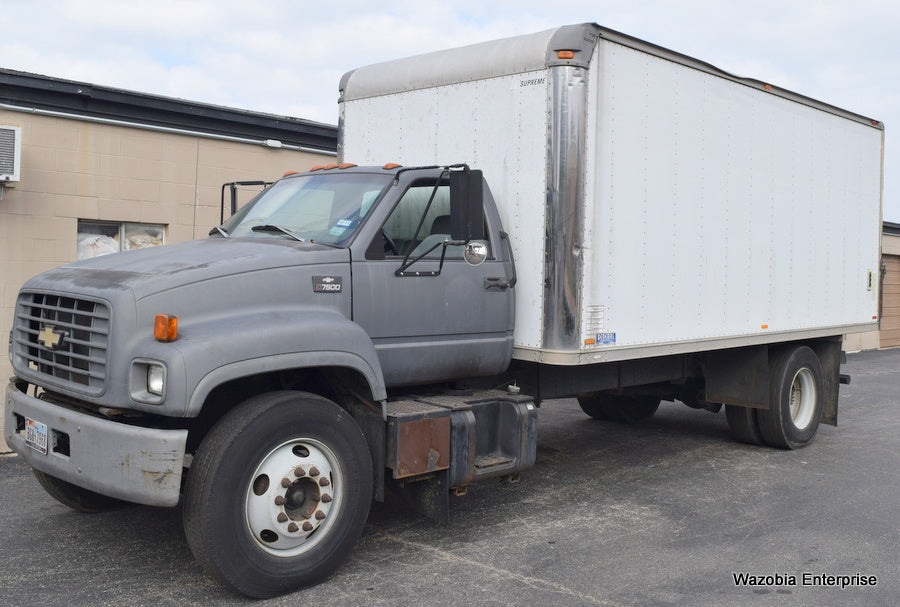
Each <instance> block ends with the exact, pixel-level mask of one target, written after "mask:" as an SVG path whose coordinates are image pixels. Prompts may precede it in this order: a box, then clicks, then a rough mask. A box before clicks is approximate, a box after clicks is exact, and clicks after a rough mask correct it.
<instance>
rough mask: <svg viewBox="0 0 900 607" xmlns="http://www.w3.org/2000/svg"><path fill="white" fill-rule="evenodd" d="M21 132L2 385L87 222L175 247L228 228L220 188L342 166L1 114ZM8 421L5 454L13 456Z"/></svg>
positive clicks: (2, 256)
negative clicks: (21, 324) (25, 302)
mask: <svg viewBox="0 0 900 607" xmlns="http://www.w3.org/2000/svg"><path fill="white" fill-rule="evenodd" d="M0 125H6V126H18V127H22V170H21V181H19V182H18V183H15V184H12V185H14V186H15V187H14V188H7V189H6V190H5V192H4V197H3V200H0V340H2V344H0V385H2V386H3V389H4V390H5V385H6V379H7V378H8V377H9V376H10V375H12V368H11V366H10V362H9V354H8V349H7V338H8V335H9V331H10V329H11V327H12V316H13V310H14V306H15V300H16V295H17V293H18V291H19V288H20V287H21V285H22V283H24V282H25V281H26V280H27V279H28V278H30V277H31V276H34V275H35V274H38V273H40V272H43V271H45V270H49V269H50V268H53V267H56V266H58V265H61V264H65V263H69V262H72V261H75V259H76V255H77V247H76V230H77V224H78V220H79V219H100V220H106V221H135V222H142V223H159V224H165V225H166V226H167V228H166V242H168V243H175V242H181V241H184V240H190V239H192V238H203V237H205V236H206V234H207V232H208V231H209V229H210V228H211V227H212V226H213V225H216V224H218V223H219V196H220V188H221V185H222V184H223V183H225V182H228V181H243V180H256V179H265V180H273V179H277V178H278V177H280V176H281V175H283V174H284V173H285V172H286V171H296V170H304V169H307V168H309V167H310V166H313V165H316V164H324V163H328V162H333V161H334V157H333V156H327V155H319V154H310V153H306V152H297V151H292V150H286V149H274V148H267V147H263V146H261V145H252V144H243V143H233V142H225V141H218V140H213V139H205V138H199V137H192V136H185V135H175V134H170V133H159V132H155V131H147V130H141V129H134V128H128V127H120V126H110V125H104V124H96V123H91V122H85V121H81V120H72V119H65V118H54V117H46V116H40V115H35V114H28V113H21V112H12V111H6V110H0ZM2 423H3V420H2V418H0V453H2V452H4V451H7V450H8V448H7V447H6V444H5V442H4V441H3V438H2V437H3V436H4V434H3V428H2Z"/></svg>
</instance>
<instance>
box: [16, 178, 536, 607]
mask: <svg viewBox="0 0 900 607" xmlns="http://www.w3.org/2000/svg"><path fill="white" fill-rule="evenodd" d="M515 282H516V278H515V268H514V264H513V259H512V253H511V249H510V247H509V243H508V240H507V238H506V236H505V234H504V233H503V231H502V227H501V225H500V219H499V216H498V213H497V209H496V207H495V204H494V201H493V199H492V197H491V194H490V190H489V189H488V187H487V185H486V184H485V182H484V180H483V179H482V176H481V173H480V172H479V171H474V170H470V169H469V168H468V167H466V166H462V165H459V166H452V167H425V168H405V167H400V166H396V165H387V166H384V167H376V168H361V167H356V166H353V165H340V166H329V167H316V168H314V170H311V171H309V172H306V173H300V174H291V175H287V176H285V177H284V178H283V179H281V180H279V181H277V182H275V183H273V184H272V185H270V186H269V187H267V188H266V189H265V190H264V191H263V192H261V193H260V194H259V195H258V196H256V197H255V198H254V199H253V200H251V201H250V202H249V203H248V204H246V205H245V206H244V207H243V208H241V209H240V210H238V211H237V213H235V214H234V215H233V216H232V217H231V218H230V219H229V220H228V221H226V222H225V223H224V224H223V225H221V226H219V227H217V228H214V229H213V230H212V231H211V232H210V237H209V238H207V239H203V240H197V241H192V242H187V243H182V244H177V245H171V246H165V247H158V248H153V249H143V250H137V251H130V252H126V253H121V254H116V255H110V256H106V257H99V258H94V259H91V260H85V261H81V262H77V263H74V264H70V265H67V266H63V267H61V268H57V269H55V270H51V271H49V272H46V273H44V274H41V275H39V276H37V277H35V278H33V279H31V280H30V281H28V282H27V283H26V284H25V285H24V287H23V288H22V290H21V292H20V294H19V298H18V301H17V306H16V321H15V326H14V330H13V332H12V334H11V336H10V354H11V355H10V359H11V361H12V363H13V368H14V371H15V377H14V378H13V380H12V381H11V382H10V384H9V386H8V387H7V395H6V407H5V422H6V426H5V427H6V429H7V436H6V440H7V442H8V443H9V444H10V446H11V447H12V448H13V449H14V450H15V451H16V452H18V453H19V454H21V455H22V456H23V457H24V458H25V459H26V460H27V461H28V463H29V464H30V465H31V466H32V467H33V469H34V470H35V474H36V476H37V477H38V480H39V481H40V482H41V484H42V485H43V486H44V487H45V489H47V491H48V492H49V493H50V494H51V495H53V496H54V497H55V498H57V499H58V500H59V501H61V502H63V503H64V504H67V505H69V506H72V507H74V508H76V509H79V510H85V511H96V510H102V509H105V508H106V507H108V506H110V505H112V504H114V503H115V502H116V501H117V500H125V501H131V502H137V503H144V504H150V505H157V506H174V505H176V504H178V503H179V501H182V502H183V504H184V506H183V508H184V519H185V531H186V535H187V538H188V541H189V544H190V545H191V547H192V549H193V550H194V552H195V554H196V555H197V558H198V559H199V560H200V561H201V563H202V564H203V565H204V566H205V567H206V568H207V569H208V570H210V571H211V572H213V574H214V575H216V576H217V577H220V578H221V579H223V580H224V581H226V582H227V583H229V584H230V585H232V586H233V587H235V588H237V589H238V590H240V591H242V592H245V593H247V594H251V595H254V596H269V595H272V594H278V593H280V592H283V591H284V590H285V589H288V588H292V587H296V586H297V585H299V584H305V583H310V582H312V581H316V580H318V579H320V578H321V577H322V576H323V575H324V574H326V572H327V571H329V570H331V569H333V568H334V567H336V566H337V563H339V562H340V560H342V558H343V555H344V554H346V552H347V551H348V550H349V549H350V547H352V544H353V543H354V542H355V540H356V538H357V537H358V535H359V533H360V532H361V529H362V525H363V524H364V523H365V519H366V514H367V513H368V507H369V502H370V500H371V499H372V498H373V497H375V498H376V499H380V498H382V497H383V495H384V487H385V484H386V476H387V477H389V478H388V480H387V482H392V481H391V478H392V479H393V480H395V481H398V482H399V483H401V484H408V483H411V482H413V481H420V482H418V483H415V484H416V485H417V487H419V489H417V491H416V493H418V494H419V495H420V497H421V501H422V502H423V503H428V504H432V505H434V504H437V507H432V514H434V515H435V516H437V517H438V518H442V517H446V512H447V499H448V495H449V490H450V489H451V488H452V487H457V488H463V490H464V488H465V486H467V485H468V484H469V483H470V482H472V481H473V480H477V479H478V478H484V477H487V476H500V475H512V474H517V473H518V471H519V470H521V469H523V468H524V467H527V466H530V465H531V464H532V463H533V461H534V448H535V439H534V434H535V430H534V424H535V419H536V418H535V411H534V405H533V404H532V403H531V402H530V400H529V399H528V398H526V397H523V396H517V395H514V394H505V393H498V392H496V391H484V392H479V391H467V392H465V391H464V392H462V393H459V394H457V395H456V396H454V397H453V398H451V399H449V400H448V399H447V398H446V394H445V393H442V392H441V391H435V390H432V389H429V388H422V386H423V385H434V384H437V383H440V382H448V381H452V380H457V379H462V378H473V377H479V376H491V375H496V374H499V373H501V372H503V371H504V370H505V369H506V368H507V367H508V365H509V363H510V359H511V355H512V349H513V324H514V309H515V308H514V293H515V289H514V285H515ZM410 386H418V387H417V388H411V387H410ZM406 387H410V388H406ZM442 399H443V400H442ZM479 424H480V425H481V426H482V431H481V432H480V433H476V431H475V427H476V425H479ZM223 528H228V529H230V531H228V532H227V533H224V534H223V533H222V529H223ZM219 542H225V543H224V544H219ZM213 544H215V545H216V546H213ZM223 555H226V556H223ZM223 559H224V560H223Z"/></svg>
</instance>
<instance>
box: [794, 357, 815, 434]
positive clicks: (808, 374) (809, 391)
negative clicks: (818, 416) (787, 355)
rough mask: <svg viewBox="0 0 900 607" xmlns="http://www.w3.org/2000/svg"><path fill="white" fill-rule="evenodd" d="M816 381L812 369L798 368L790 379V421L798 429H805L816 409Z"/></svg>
mask: <svg viewBox="0 0 900 607" xmlns="http://www.w3.org/2000/svg"><path fill="white" fill-rule="evenodd" d="M816 397H817V395H816V382H815V379H814V377H813V374H812V371H810V370H809V369H807V368H805V367H804V368H803V369H800V370H799V371H797V373H796V374H794V379H793V380H792V381H791V393H790V397H789V398H790V406H791V421H793V422H794V426H796V427H797V429H798V430H805V429H806V428H807V427H809V424H810V423H811V422H812V419H813V414H814V413H815V411H816Z"/></svg>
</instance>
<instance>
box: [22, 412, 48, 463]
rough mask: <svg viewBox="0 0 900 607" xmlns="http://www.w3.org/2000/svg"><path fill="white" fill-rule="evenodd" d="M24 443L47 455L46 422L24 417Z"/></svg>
mask: <svg viewBox="0 0 900 607" xmlns="http://www.w3.org/2000/svg"><path fill="white" fill-rule="evenodd" d="M25 444H26V445H28V446H29V447H31V448H32V449H34V450H35V451H40V452H41V453H43V454H44V455H47V424H42V423H41V422H39V421H35V420H33V419H31V418H30V417H26V418H25Z"/></svg>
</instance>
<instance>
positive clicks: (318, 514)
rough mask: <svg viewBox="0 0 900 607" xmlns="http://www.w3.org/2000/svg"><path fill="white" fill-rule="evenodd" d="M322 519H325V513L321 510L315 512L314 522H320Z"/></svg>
mask: <svg viewBox="0 0 900 607" xmlns="http://www.w3.org/2000/svg"><path fill="white" fill-rule="evenodd" d="M323 518H325V513H324V512H322V511H321V510H316V520H317V521H321V520H322V519H323Z"/></svg>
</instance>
